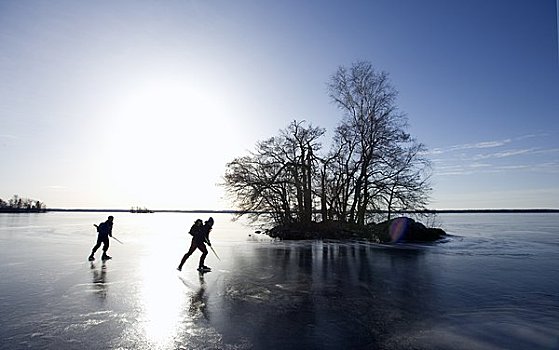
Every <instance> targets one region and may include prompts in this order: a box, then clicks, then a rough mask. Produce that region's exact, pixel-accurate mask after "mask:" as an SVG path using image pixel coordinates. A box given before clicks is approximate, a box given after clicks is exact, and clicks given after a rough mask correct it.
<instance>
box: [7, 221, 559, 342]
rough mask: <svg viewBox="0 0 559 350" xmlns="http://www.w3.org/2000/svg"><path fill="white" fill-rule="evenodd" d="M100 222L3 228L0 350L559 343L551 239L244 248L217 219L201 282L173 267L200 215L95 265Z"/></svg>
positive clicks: (131, 226)
mask: <svg viewBox="0 0 559 350" xmlns="http://www.w3.org/2000/svg"><path fill="white" fill-rule="evenodd" d="M64 215H68V214H64ZM73 215H77V214H73ZM43 217H45V218H46V217H47V216H37V217H36V219H34V220H41V218H43ZM92 217H93V214H89V216H84V217H83V218H82V220H83V225H80V224H79V222H78V223H72V225H70V224H66V220H70V219H72V218H73V217H69V216H64V217H63V218H64V220H63V223H64V224H63V225H60V227H62V229H59V227H58V226H52V227H51V226H48V225H46V224H41V223H40V222H39V223H38V222H33V220H31V219H30V220H27V221H26V220H23V221H22V227H21V228H19V229H18V230H16V231H17V234H14V232H15V231H12V230H11V229H4V230H0V250H2V252H3V254H1V255H0V264H1V265H2V266H3V267H4V268H3V269H1V270H0V291H1V293H0V307H1V310H2V318H0V330H1V331H0V336H1V339H2V343H0V349H20V348H33V349H35V348H37V349H76V348H77V349H80V350H83V349H142V350H147V349H233V350H235V349H267V350H271V349H340V348H351V349H410V348H413V349H448V348H453V349H553V348H557V347H558V345H559V332H558V329H559V301H558V300H559V281H558V280H557V279H556V276H557V275H558V274H559V256H558V252H557V250H556V249H555V248H556V246H553V245H547V244H546V242H547V241H549V240H550V238H549V237H551V241H552V242H555V241H554V240H555V239H556V238H554V237H555V236H554V235H557V232H556V231H553V232H550V231H546V232H544V233H543V236H536V237H535V238H534V237H533V236H531V237H530V240H529V241H527V240H524V241H523V240H522V239H520V238H519V237H521V235H518V234H516V233H515V235H514V237H513V238H511V237H508V236H506V235H505V234H503V233H502V232H503V230H502V229H501V228H499V231H498V232H499V236H498V237H497V234H496V233H495V234H493V235H490V234H486V235H481V234H479V233H477V232H478V231H476V234H475V235H469V236H468V235H463V236H458V235H456V236H455V237H453V238H452V239H450V240H449V241H448V242H447V243H445V244H442V245H437V244H433V245H408V244H400V245H374V244H368V243H363V242H339V241H302V242H278V241H272V240H264V239H262V240H257V239H254V240H248V241H247V231H242V229H241V228H239V227H235V228H234V229H232V231H235V230H237V231H235V232H237V233H238V234H237V236H231V235H229V234H230V232H228V231H227V229H226V228H225V227H223V226H221V227H220V225H222V224H223V222H224V221H225V220H222V218H220V217H218V216H216V217H215V218H216V227H215V232H213V233H212V234H215V236H214V239H213V240H212V241H213V242H214V245H213V246H214V248H215V249H216V251H217V253H218V254H219V256H220V258H221V261H219V260H217V259H216V258H215V256H213V255H212V254H209V255H208V258H207V260H206V261H207V264H208V265H209V266H211V267H212V268H213V270H212V272H209V273H206V274H204V275H200V274H199V273H198V272H197V271H196V267H197V259H192V260H189V261H187V263H186V265H185V266H184V268H183V271H182V272H180V273H178V272H177V271H176V270H175V268H176V265H177V263H178V261H179V260H180V258H181V256H182V255H183V254H184V252H185V251H186V249H188V246H189V241H190V237H189V236H188V235H187V233H186V232H187V229H188V227H189V225H190V223H191V222H192V221H191V220H190V219H191V218H192V217H188V220H186V219H184V216H180V215H163V216H158V214H157V215H155V214H154V215H151V214H150V215H149V216H141V217H138V216H123V217H122V218H121V217H117V218H116V219H117V220H116V222H117V224H116V228H117V229H122V231H119V232H122V233H121V234H120V235H119V238H122V240H123V242H125V244H123V245H116V246H112V247H111V251H112V254H111V255H112V256H113V257H114V259H113V260H110V261H107V262H101V261H99V262H98V261H95V262H93V263H90V262H88V261H87V255H88V254H89V252H90V249H91V247H90V244H91V239H90V238H91V237H90V236H88V235H89V234H95V233H94V232H91V222H97V221H94V220H92ZM48 218H49V220H53V217H52V216H49V217H48ZM95 218H96V216H95ZM76 220H78V219H76ZM127 220H128V222H127ZM54 222H56V220H54ZM553 222H555V221H553ZM0 223H1V217H0ZM10 225H13V223H10ZM119 225H120V226H119ZM531 225H532V226H533V225H534V223H533V222H532V223H531ZM557 226H558V225H555V226H554V225H551V224H549V223H548V224H546V225H544V226H542V227H543V228H540V230H545V227H548V228H549V227H557ZM82 227H83V228H82ZM480 227H485V226H483V225H480ZM516 227H517V226H515V229H516ZM36 228H38V231H36V232H35V231H33V230H35V229H36ZM73 230H75V231H73ZM476 230H477V227H476ZM531 230H533V231H530V232H536V229H535V228H534V227H531ZM456 231H457V230H455V232H456ZM37 232H38V233H37ZM46 232H53V235H52V237H53V238H52V239H51V238H49V236H48V234H46ZM115 232H117V231H116V230H115ZM496 232H497V231H496ZM37 235H38V236H40V239H35V238H36V236H37ZM228 235H229V236H228ZM496 237H497V238H496ZM537 237H545V239H541V238H540V240H539V241H537Z"/></svg>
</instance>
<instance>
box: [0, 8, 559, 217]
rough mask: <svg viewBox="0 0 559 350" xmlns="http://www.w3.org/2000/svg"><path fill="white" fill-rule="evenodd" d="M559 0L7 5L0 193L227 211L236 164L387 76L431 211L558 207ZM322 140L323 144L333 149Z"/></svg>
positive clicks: (331, 123) (2, 32) (1, 28)
mask: <svg viewBox="0 0 559 350" xmlns="http://www.w3.org/2000/svg"><path fill="white" fill-rule="evenodd" d="M556 6H557V2H556V1H555V0H538V1H533V0H469V1H458V0H439V1H435V0H425V1H416V0H402V1H391V0H381V1H377V0H371V1H225V0H223V1H161V2H158V1H95V2H76V1H51V2H44V1H5V0H0V47H1V48H2V49H1V50H0V77H1V78H0V164H2V170H1V172H0V198H3V199H7V198H10V197H11V196H12V195H13V194H19V195H20V196H24V197H30V198H33V199H40V200H42V201H44V202H45V203H46V204H47V206H49V207H62V208H73V207H78V208H99V207H103V208H129V207H130V206H138V205H139V206H147V207H149V208H154V209H223V208H228V207H230V205H229V204H228V202H227V201H226V200H225V199H224V198H223V197H224V196H223V190H222V188H221V187H219V186H217V185H216V184H217V183H219V182H221V176H222V175H223V173H224V170H225V164H226V162H227V161H230V160H232V159H233V158H234V157H237V156H241V155H244V154H245V153H246V152H247V150H250V149H253V147H254V145H255V143H256V142H257V141H258V140H263V139H265V138H268V137H270V136H273V135H276V134H277V133H278V130H279V129H281V128H284V127H286V126H287V125H288V123H289V122H290V121H292V120H293V119H298V120H302V119H304V120H307V121H310V122H312V123H313V124H314V125H317V126H321V127H324V128H326V129H328V130H332V129H333V128H334V127H335V125H336V124H337V123H338V121H339V120H340V118H341V115H340V113H339V111H337V110H336V108H335V107H334V106H333V105H332V104H331V103H330V101H329V99H328V94H327V90H326V83H327V81H328V79H329V77H330V76H331V75H332V74H333V73H334V72H335V71H336V69H337V68H338V67H339V66H342V65H343V66H349V65H351V64H352V63H353V62H356V61H359V60H365V61H370V62H371V63H372V64H373V66H374V67H375V68H376V69H378V70H382V71H386V72H388V73H389V74H390V77H391V80H392V83H393V85H394V86H395V87H396V89H397V90H398V91H399V97H398V101H397V103H398V106H399V107H400V109H401V111H402V112H404V113H406V115H407V116H408V119H409V124H410V127H409V132H410V133H411V134H412V135H413V136H415V137H416V138H417V139H418V140H419V141H420V142H423V143H424V144H425V145H426V146H427V147H428V149H429V158H430V159H431V160H432V161H433V177H432V185H433V188H434V191H433V195H432V201H431V204H430V207H432V208H438V209H449V208H559V180H558V179H559V176H558V175H559V141H558V139H559V138H558V136H559V115H558V114H559V57H558V52H559V50H558V39H557V35H558V30H557V17H558V12H557V7H556ZM327 142H328V140H327V139H325V140H324V143H325V144H327Z"/></svg>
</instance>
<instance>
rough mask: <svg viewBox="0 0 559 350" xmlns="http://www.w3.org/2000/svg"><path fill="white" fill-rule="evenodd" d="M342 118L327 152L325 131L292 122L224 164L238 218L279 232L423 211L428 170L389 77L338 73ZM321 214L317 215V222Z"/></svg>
mask: <svg viewBox="0 0 559 350" xmlns="http://www.w3.org/2000/svg"><path fill="white" fill-rule="evenodd" d="M328 89H329V96H330V99H331V101H332V102H333V103H334V104H335V105H336V106H337V107H339V109H340V111H341V112H342V117H341V120H340V122H339V124H338V126H337V127H336V129H335V130H334V133H333V139H332V140H331V142H330V147H329V148H328V149H325V148H323V146H322V142H321V141H322V138H323V136H324V134H325V132H326V131H325V129H323V128H320V127H315V126H313V125H311V124H309V123H306V122H305V121H293V122H291V123H290V124H289V125H288V126H287V127H286V128H285V129H283V130H280V133H279V135H277V136H273V137H271V138H269V139H267V140H264V141H260V142H258V143H257V144H256V147H255V150H254V151H251V152H249V154H248V155H246V156H242V157H239V158H236V159H234V160H233V161H231V162H230V163H228V164H227V168H226V172H225V176H224V186H225V188H226V190H227V192H228V193H229V194H230V195H231V197H232V199H233V202H234V204H235V206H236V207H237V208H238V209H239V210H240V212H241V214H240V215H243V214H246V215H247V216H249V217H251V218H252V219H264V220H270V221H272V222H274V223H276V224H278V225H286V224H292V223H302V224H306V223H310V222H312V221H319V219H321V220H322V221H339V222H345V223H350V224H357V225H364V224H366V223H368V222H370V221H372V219H373V215H378V214H379V213H384V216H385V218H388V219H390V216H391V215H392V213H394V212H395V211H402V210H415V211H421V210H425V206H426V204H427V201H428V194H429V192H430V190H431V188H430V185H429V181H428V180H429V176H430V162H429V161H428V160H427V159H426V158H425V157H424V154H425V151H426V149H425V147H424V145H423V144H421V143H419V142H417V141H416V140H415V139H414V138H413V137H411V135H410V134H409V133H408V132H406V128H407V118H406V117H405V115H404V114H402V113H401V112H399V111H398V108H397V106H396V96H397V91H396V90H395V88H394V87H393V86H392V85H391V83H390V81H389V78H388V74H387V73H385V72H377V71H376V70H375V69H374V68H373V67H372V65H371V64H370V63H368V62H357V63H355V64H353V65H352V66H351V67H350V68H345V67H340V68H339V69H338V70H337V72H336V73H335V74H334V75H333V76H332V77H331V79H330V81H329V84H328ZM317 213H318V214H317Z"/></svg>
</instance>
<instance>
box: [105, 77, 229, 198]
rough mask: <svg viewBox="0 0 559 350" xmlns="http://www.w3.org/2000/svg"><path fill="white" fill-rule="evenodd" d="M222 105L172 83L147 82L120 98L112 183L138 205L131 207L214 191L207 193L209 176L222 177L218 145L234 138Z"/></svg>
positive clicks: (112, 141)
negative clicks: (162, 196) (229, 136)
mask: <svg viewBox="0 0 559 350" xmlns="http://www.w3.org/2000/svg"><path fill="white" fill-rule="evenodd" d="M219 102H220V100H219V96H213V95H212V94H210V93H208V92H207V91H204V90H199V89H195V88H192V87H190V86H188V85H186V84H184V83H181V82H178V81H173V80H156V81H149V82H146V83H145V84H140V85H139V86H135V87H133V88H131V89H130V91H128V92H126V94H125V95H123V96H122V98H121V99H120V101H119V103H118V105H117V106H115V108H114V110H113V111H112V113H111V114H112V118H111V119H110V120H111V121H110V135H109V136H108V138H107V139H106V140H105V141H106V144H105V148H106V150H107V154H108V155H109V156H108V158H109V160H108V161H109V163H110V166H111V172H112V175H111V182H112V183H114V185H115V188H117V190H118V191H120V192H121V195H122V196H125V197H127V198H128V199H129V200H131V201H136V202H135V203H136V204H134V203H130V204H129V205H145V204H142V203H146V202H150V200H149V198H154V197H157V196H159V197H161V195H162V193H166V194H167V196H168V197H170V196H171V194H174V195H175V196H179V195H182V196H187V197H188V198H192V197H194V199H195V198H205V197H207V193H201V191H215V189H208V186H211V187H212V188H213V187H215V181H216V179H215V178H211V176H208V174H210V173H217V172H219V173H223V165H224V163H223V160H222V159H219V155H220V148H221V147H223V143H221V142H219V141H220V140H226V139H227V138H228V135H229V134H230V133H231V132H234V130H232V129H234V125H233V123H231V119H230V118H228V117H227V114H226V112H225V111H224V108H223V107H220V106H221V105H222V104H220V103H219ZM221 153H222V152H221ZM216 158H217V161H216ZM210 160H213V161H210ZM218 166H219V169H217V168H216V167H218ZM208 181H211V182H208ZM177 184H180V186H179V187H177ZM181 191H182V192H181ZM153 205H160V204H157V203H156V204H153ZM169 205H171V204H169ZM201 205H202V204H201ZM204 205H207V204H204Z"/></svg>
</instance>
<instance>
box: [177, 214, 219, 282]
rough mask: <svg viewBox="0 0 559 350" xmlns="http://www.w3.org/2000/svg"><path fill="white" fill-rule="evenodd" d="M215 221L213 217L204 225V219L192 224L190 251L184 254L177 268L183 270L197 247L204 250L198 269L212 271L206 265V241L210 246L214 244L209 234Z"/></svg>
mask: <svg viewBox="0 0 559 350" xmlns="http://www.w3.org/2000/svg"><path fill="white" fill-rule="evenodd" d="M213 223H214V219H213V218H211V217H210V218H209V219H208V221H206V222H205V224H203V225H202V220H200V219H198V220H196V221H195V222H194V225H192V227H191V228H190V231H189V233H190V234H191V235H192V242H191V243H190V249H188V252H187V253H186V254H184V256H183V257H182V260H181V262H180V264H179V266H178V267H177V270H179V271H181V270H182V266H183V265H184V263H185V262H186V259H188V258H189V257H190V256H191V255H192V253H194V251H195V250H196V248H198V249H200V251H201V252H202V255H201V256H200V262H199V263H198V271H200V272H208V271H211V269H210V268H209V267H207V266H206V265H204V260H205V259H206V256H207V255H208V249H207V248H206V244H205V243H207V244H208V245H209V246H210V247H211V245H212V244H211V243H210V239H209V234H210V231H211V229H212V226H213Z"/></svg>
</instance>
